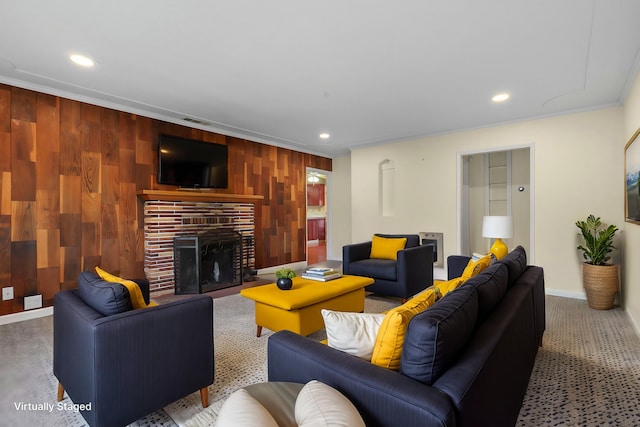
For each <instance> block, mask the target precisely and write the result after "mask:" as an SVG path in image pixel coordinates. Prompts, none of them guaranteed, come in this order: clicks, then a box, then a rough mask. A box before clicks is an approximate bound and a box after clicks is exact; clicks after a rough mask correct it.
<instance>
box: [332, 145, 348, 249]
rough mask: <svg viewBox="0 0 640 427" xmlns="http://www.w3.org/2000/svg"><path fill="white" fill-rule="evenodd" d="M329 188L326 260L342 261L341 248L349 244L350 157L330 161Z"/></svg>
mask: <svg viewBox="0 0 640 427" xmlns="http://www.w3.org/2000/svg"><path fill="white" fill-rule="evenodd" d="M330 185H331V188H329V191H328V195H329V196H328V197H329V202H328V205H329V212H327V220H328V221H330V226H329V227H330V228H329V233H330V235H329V236H328V239H329V241H328V242H327V259H342V246H344V245H347V244H349V243H351V156H350V155H347V156H343V157H338V158H334V159H333V160H332V172H331V184H330Z"/></svg>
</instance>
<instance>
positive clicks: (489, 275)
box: [462, 263, 508, 321]
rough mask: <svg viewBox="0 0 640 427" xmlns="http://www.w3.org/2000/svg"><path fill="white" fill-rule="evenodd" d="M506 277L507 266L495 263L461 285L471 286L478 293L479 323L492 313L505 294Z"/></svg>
mask: <svg viewBox="0 0 640 427" xmlns="http://www.w3.org/2000/svg"><path fill="white" fill-rule="evenodd" d="M507 275H508V271H507V266H506V265H504V264H500V263H495V264H493V265H492V266H490V267H489V268H487V269H486V270H484V271H483V272H482V273H480V274H478V275H477V276H475V277H472V278H471V279H469V280H467V281H466V282H465V283H464V285H462V287H465V286H472V287H474V288H475V289H476V290H477V291H478V320H479V321H483V320H484V319H485V318H486V317H487V315H489V313H491V312H492V311H493V309H494V308H495V306H496V305H498V303H499V302H500V300H501V299H502V297H503V296H504V294H505V293H506V292H507Z"/></svg>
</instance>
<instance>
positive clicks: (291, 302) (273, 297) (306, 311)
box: [240, 276, 373, 337]
mask: <svg viewBox="0 0 640 427" xmlns="http://www.w3.org/2000/svg"><path fill="white" fill-rule="evenodd" d="M372 283H373V279H370V278H368V277H360V276H342V277H340V278H338V279H333V280H330V281H328V282H318V281H315V280H309V279H303V278H302V277H294V278H293V287H292V288H291V289H290V290H288V291H283V290H281V289H280V288H278V286H276V284H275V283H272V284H270V285H263V286H256V287H253V288H247V289H243V290H241V291H240V295H242V296H243V297H246V298H249V299H252V300H254V301H255V302H256V325H257V331H256V336H258V337H259V336H260V335H261V334H262V327H265V328H268V329H270V330H272V331H274V332H277V331H281V330H283V329H286V330H289V331H292V332H295V333H297V334H300V335H309V334H311V333H313V332H315V331H318V330H320V329H322V328H324V321H323V319H322V314H321V313H320V310H321V309H323V308H326V309H327V310H335V311H352V312H362V311H363V310H364V287H365V286H368V285H370V284H372Z"/></svg>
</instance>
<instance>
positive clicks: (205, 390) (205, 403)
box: [200, 387, 209, 408]
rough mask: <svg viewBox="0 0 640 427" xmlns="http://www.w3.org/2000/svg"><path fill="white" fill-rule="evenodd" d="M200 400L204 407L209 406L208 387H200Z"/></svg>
mask: <svg viewBox="0 0 640 427" xmlns="http://www.w3.org/2000/svg"><path fill="white" fill-rule="evenodd" d="M200 400H201V401H202V407H203V408H206V407H207V406H209V389H208V388H207V387H204V388H201V389H200Z"/></svg>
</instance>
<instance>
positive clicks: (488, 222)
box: [482, 216, 513, 259]
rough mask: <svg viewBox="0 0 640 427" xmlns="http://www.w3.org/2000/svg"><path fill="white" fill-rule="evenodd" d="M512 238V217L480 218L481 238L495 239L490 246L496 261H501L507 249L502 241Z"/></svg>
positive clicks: (507, 251)
mask: <svg viewBox="0 0 640 427" xmlns="http://www.w3.org/2000/svg"><path fill="white" fill-rule="evenodd" d="M511 236H513V217H511V216H485V217H484V218H482V237H489V238H494V239H496V240H495V242H493V245H492V246H491V250H490V251H489V252H491V253H492V254H494V255H495V256H496V258H497V259H501V258H502V257H504V256H505V255H507V253H509V248H507V245H506V244H505V243H504V242H503V241H502V239H508V238H510V237H511Z"/></svg>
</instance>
